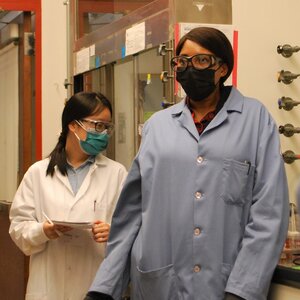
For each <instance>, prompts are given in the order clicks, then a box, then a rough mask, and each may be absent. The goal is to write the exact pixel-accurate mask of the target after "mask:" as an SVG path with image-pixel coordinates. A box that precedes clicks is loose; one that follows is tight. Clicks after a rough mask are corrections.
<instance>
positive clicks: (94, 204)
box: [94, 200, 97, 211]
mask: <svg viewBox="0 0 300 300" xmlns="http://www.w3.org/2000/svg"><path fill="white" fill-rule="evenodd" d="M96 203H97V201H96V200H94V211H96Z"/></svg>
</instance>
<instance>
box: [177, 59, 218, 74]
mask: <svg viewBox="0 0 300 300" xmlns="http://www.w3.org/2000/svg"><path fill="white" fill-rule="evenodd" d="M219 63H222V59H221V58H219V57H216V56H214V55H212V54H196V55H193V56H190V57H189V56H175V57H173V58H172V59H171V68H172V70H173V71H175V72H177V73H180V72H184V71H185V70H186V69H187V67H188V65H189V64H191V65H192V67H193V68H194V69H196V70H205V69H208V68H211V67H213V66H215V65H216V64H219Z"/></svg>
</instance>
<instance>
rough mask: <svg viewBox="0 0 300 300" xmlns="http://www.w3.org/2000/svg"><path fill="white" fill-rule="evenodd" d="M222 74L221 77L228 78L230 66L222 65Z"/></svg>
mask: <svg viewBox="0 0 300 300" xmlns="http://www.w3.org/2000/svg"><path fill="white" fill-rule="evenodd" d="M220 70H221V72H220V74H221V77H224V76H226V74H227V73H228V66H227V64H222V65H221V67H220Z"/></svg>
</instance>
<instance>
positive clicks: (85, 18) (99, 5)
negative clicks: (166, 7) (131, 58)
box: [77, 0, 154, 38]
mask: <svg viewBox="0 0 300 300" xmlns="http://www.w3.org/2000/svg"><path fill="white" fill-rule="evenodd" d="M151 2H154V0H107V1H101V0H88V1H87V0H77V18H78V22H77V24H78V32H77V37H78V38H80V37H82V36H83V35H85V34H88V33H91V32H92V31H95V30H97V29H99V28H101V27H103V26H105V25H107V24H110V23H112V22H114V21H117V20H119V19H121V18H122V17H124V16H126V15H128V14H130V13H131V12H132V11H135V10H137V9H138V8H140V7H143V6H145V5H147V4H149V3H151Z"/></svg>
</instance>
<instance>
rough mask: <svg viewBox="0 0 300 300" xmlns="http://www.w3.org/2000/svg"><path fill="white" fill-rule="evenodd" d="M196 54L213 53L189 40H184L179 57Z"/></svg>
mask: <svg viewBox="0 0 300 300" xmlns="http://www.w3.org/2000/svg"><path fill="white" fill-rule="evenodd" d="M196 54H213V53H212V52H211V51H209V50H207V49H206V48H203V47H202V46H201V45H199V44H197V43H195V42H193V41H191V40H186V41H185V42H184V44H183V47H182V49H181V51H180V53H179V55H185V56H193V55H196Z"/></svg>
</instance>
